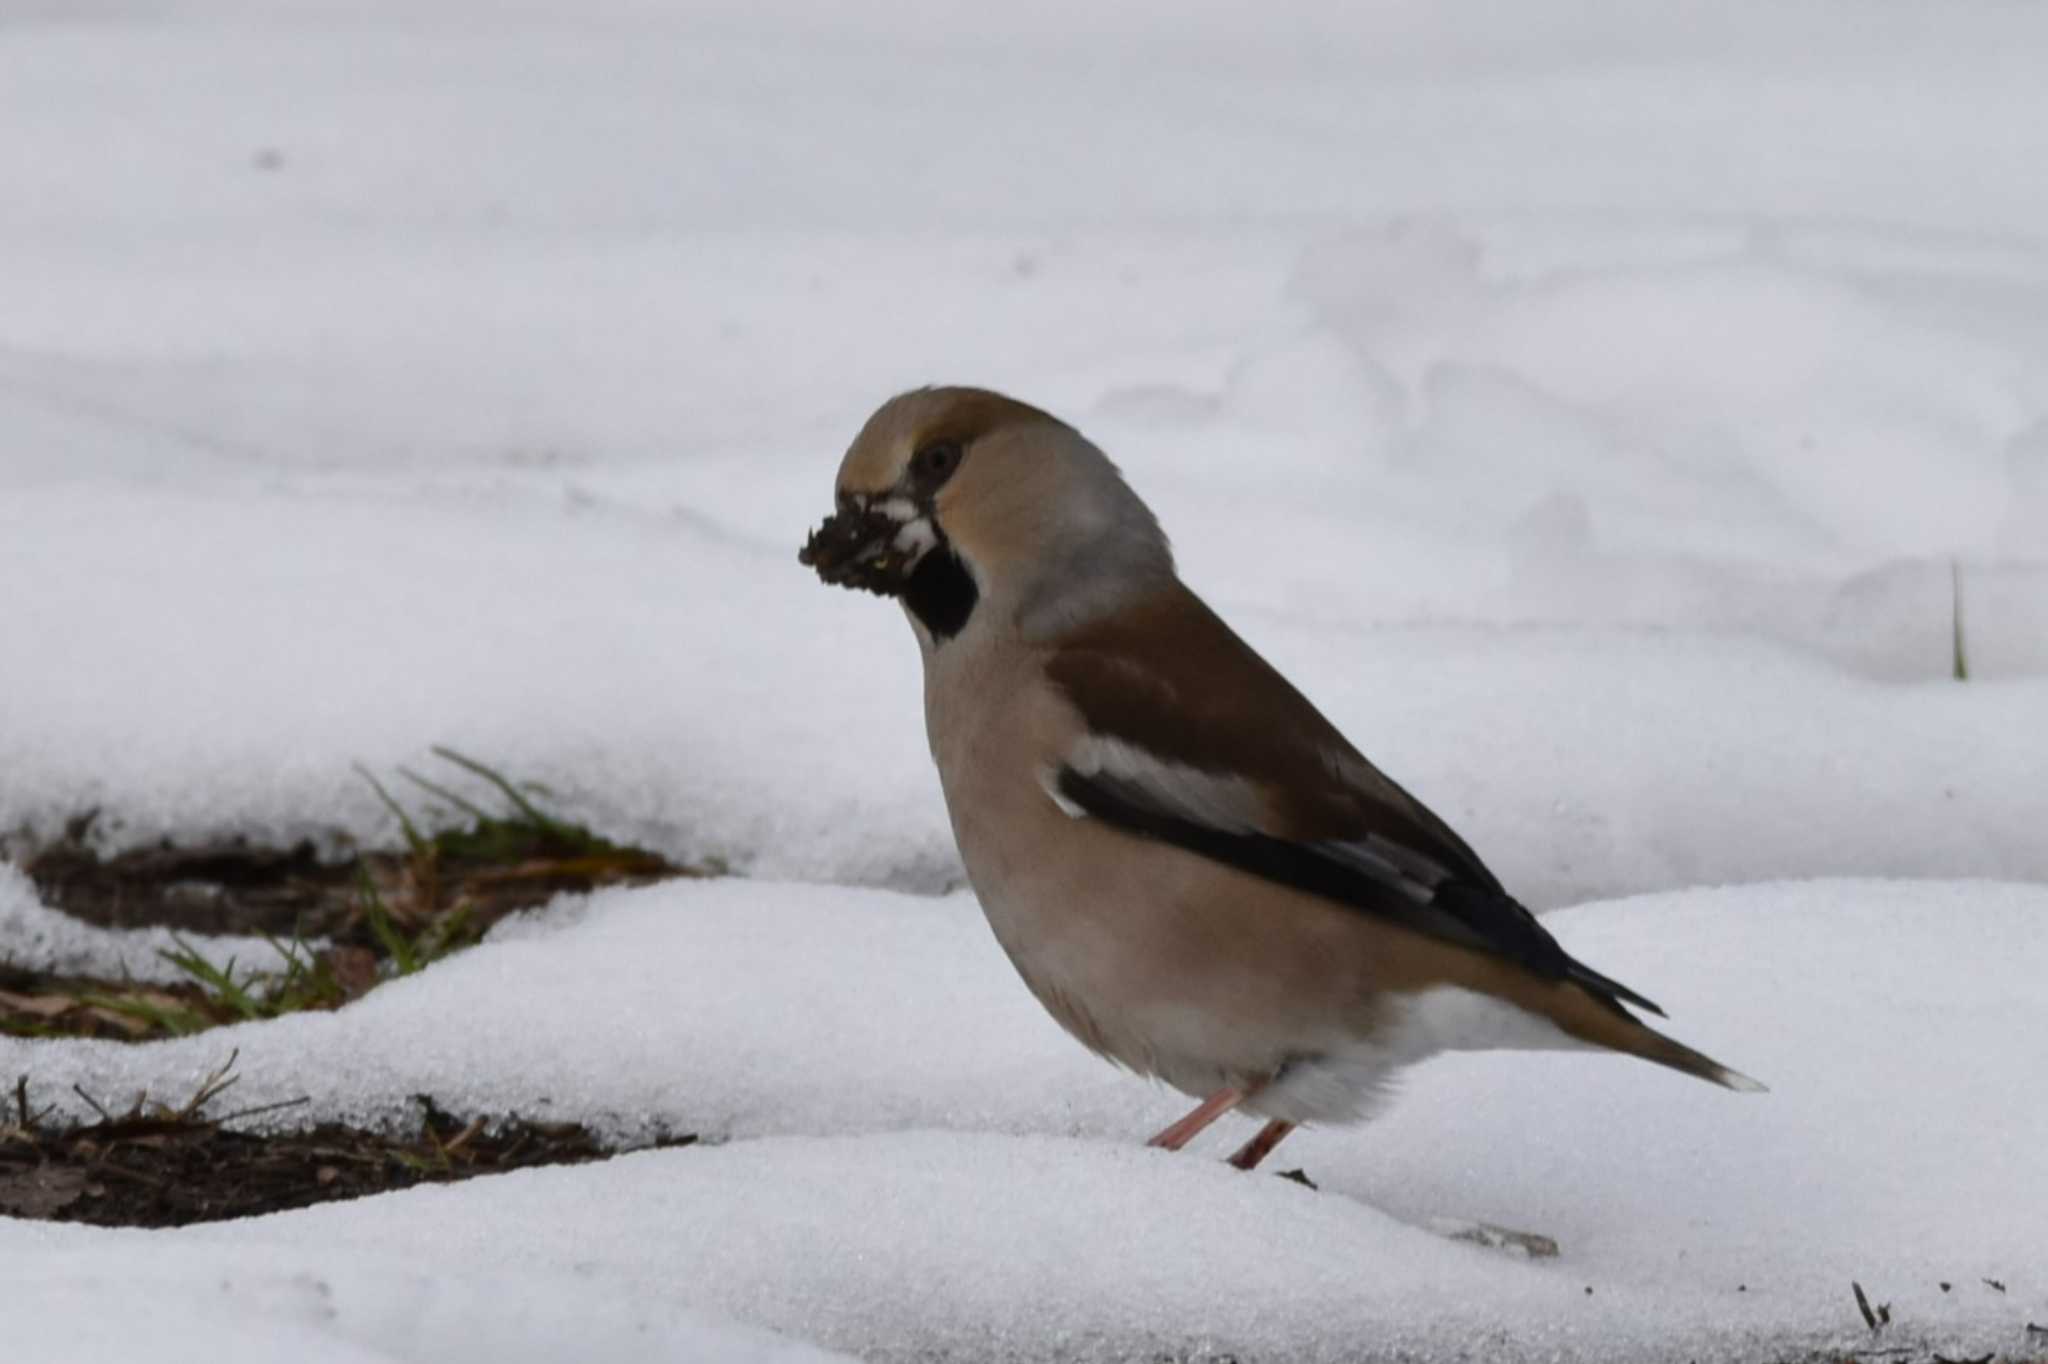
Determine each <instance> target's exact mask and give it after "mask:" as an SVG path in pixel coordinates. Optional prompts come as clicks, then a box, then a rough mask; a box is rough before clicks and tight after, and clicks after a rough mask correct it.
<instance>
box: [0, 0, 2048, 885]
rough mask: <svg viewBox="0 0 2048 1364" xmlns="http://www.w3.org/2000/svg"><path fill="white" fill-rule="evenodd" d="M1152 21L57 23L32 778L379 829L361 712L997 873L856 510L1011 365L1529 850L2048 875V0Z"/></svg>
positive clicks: (128, 834) (29, 625) (36, 91)
mask: <svg viewBox="0 0 2048 1364" xmlns="http://www.w3.org/2000/svg"><path fill="white" fill-rule="evenodd" d="M1103 8H1104V7H1100V6H1082V5H1079V4H1073V3H1063V4H1060V5H1057V6H1054V7H1053V8H1052V9H1050V10H1043V9H1042V8H1041V7H1032V8H1031V10H1030V11H1029V12H1023V11H1020V12H1017V13H1014V14H1003V15H997V14H993V13H990V14H984V15H982V16H981V17H980V18H978V19H977V20H975V21H974V22H967V21H965V20H964V19H962V18H961V17H959V16H957V15H954V14H953V13H952V12H951V11H950V10H948V9H946V8H944V7H939V6H934V5H921V6H916V7H913V8H910V9H902V8H899V7H893V6H892V7H890V8H889V10H888V11H887V13H886V15H885V14H883V13H881V12H877V13H875V14H872V15H867V14H864V13H863V12H860V11H854V10H848V11H844V12H841V11H838V10H835V11H833V12H831V13H828V14H818V13H814V12H812V9H811V7H808V6H796V5H793V4H771V5H760V6H754V5H750V6H745V7H741V6H736V5H714V6H711V7H708V8H706V7H702V6H694V7H690V8H689V9H688V11H687V12H678V11H673V10H670V9H669V8H667V7H664V6H656V5H648V4H637V5H636V4H619V3H611V4H604V5H576V6H568V5H553V6H551V5H549V4H543V3H522V4H520V5H517V6H513V7H506V6H491V7H488V8H478V7H475V6H470V5H464V4H461V3H456V2H455V0H439V2H438V3H436V4H434V5H431V6H428V5H418V4H408V5H402V6H401V5H395V4H371V3H355V4H341V3H326V4H311V5H295V6H290V7H277V6H248V5H234V4H227V3H214V2H212V0H187V2H186V3H181V4H177V5H173V6H151V5H141V4H136V5H121V4H108V5H104V6H97V7H95V8H94V9H93V10H91V11H90V12H89V16H90V17H89V21H85V20H76V19H74V21H70V22H66V21H64V20H63V19H62V17H61V15H62V14H63V13H66V12H62V11H50V12H42V11H37V12H34V13H31V14H29V15H27V16H25V17H22V18H19V19H17V20H16V22H14V23H13V24H12V25H11V26H10V27H8V28H7V29H6V30H5V31H6V33H7V41H6V43H5V44H0V171H4V172H5V174H6V175H7V178H8V182H9V183H10V184H11V185H13V186H15V187H16V192H15V193H13V194H11V195H10V196H8V201H7V203H6V204H4V205H0V294H4V296H5V297H6V299H7V301H8V306H7V309H6V311H5V315H4V317H0V578H4V580H5V581H7V582H9V583H16V584H26V585H29V586H28V588H27V589H26V590H19V591H14V592H10V593H7V594H5V596H4V598H0V639H4V640H5V641H6V647H4V648H0V829H11V828H15V827H19V826H21V825H23V824H27V825H29V826H30V827H32V828H35V829H39V830H42V831H44V832H48V831H50V830H52V829H54V828H56V827H58V824H59V822H60V821H61V820H63V819H64V818H66V817H68V816H69V815H71V814H74V813H76V812H77V811H79V810H82V809H85V808H89V807H98V808H100V809H101V810H102V818H101V820H100V823H99V825H98V828H99V829H100V830H102V831H103V832H104V833H105V836H106V837H107V839H108V840H109V843H110V845H119V844H131V843H139V842H145V841H148V840H151V839H154V838H156V837H159V836H163V835H176V836H181V837H194V836H200V835H209V834H215V833H222V832H248V833H254V834H258V835H263V836H297V835H300V834H315V835H327V834H331V833H333V832H335V831H337V830H339V831H342V832H345V833H348V834H352V835H354V836H356V837H358V838H381V839H384V840H387V841H388V840H391V839H392V838H393V837H394V836H395V831H394V830H393V828H392V827H391V825H390V821H389V817H388V815H387V814H386V813H385V811H384V810H383V809H382V807H381V806H380V805H379V804H378V803H377V802H376V801H375V800H374V798H373V797H372V796H371V794H370V792H369V791H368V789H367V788H366V787H365V786H364V785H363V784H362V783H361V782H360V781H359V780H358V779H357V778H356V777H355V775H354V774H353V772H352V771H351V763H352V762H355V761H363V762H366V763H368V764H370V765H371V766H373V767H375V768H376V769H378V770H379V771H382V772H385V773H388V772H389V771H390V770H391V769H392V768H393V767H394V766H395V765H397V764H399V763H401V762H411V763H417V762H419V761H420V760H421V759H422V757H423V755H424V751H425V749H426V748H427V746H428V745H430V744H433V743H436V742H446V743H450V744H453V745H455V746H456V747H458V748H462V749H464V750H465V751H470V752H473V753H475V754H476V755H477V756H479V757H482V758H484V759H485V760H487V761H490V762H492V763H494V764H496V765H499V766H501V767H503V768H505V769H506V770H509V771H511V772H513V773H515V774H517V775H520V776H523V777H529V778H535V779H540V780H543V781H545V782H547V783H549V784H550V785H551V786H553V787H555V788H557V789H559V790H561V791H563V792H564V793H565V795H567V796H570V797H572V798H573V800H574V802H575V805H576V808H577V809H578V811H579V812H583V813H587V814H588V815H589V817H591V818H592V819H594V820H595V821H596V822H597V823H598V824H599V825H601V826H602V827H603V828H605V829H607V830H609V831H611V832H614V833H617V834H621V835H626V836H630V837H633V838H636V839H638V840H640V841H643V842H646V843H650V844H653V845H656V846H658V847H660V848H662V849H664V850H666V851H669V852H671V853H674V854H677V855H681V856H704V855H711V856H717V857H720V858H722V859H723V860H724V861H726V862H727V863H728V864H730V865H732V866H734V867H737V868H739V869H742V870H745V871H749V872H753V873H757V874H761V875H771V876H795V877H801V878H807V879H822V880H834V881H847V880H851V881H857V882H861V883H866V884H884V885H894V886H899V887H909V888H918V889H927V890H929V889H937V888H941V887H944V886H947V885H950V884H957V882H958V877H959V871H958V864H957V861H956V860H955V858H954V856H953V854H952V851H951V848H950V846H949V842H948V839H947V835H946V830H945V827H944V821H943V818H942V816H941V814H940V811H939V808H938V802H937V800H936V799H935V792H936V785H935V783H934V782H933V780H932V777H931V774H930V772H929V770H928V764H927V763H926V761H925V759H924V756H923V752H922V745H921V742H920V739H919V730H920V721H919V717H918V707H917V696H918V692H917V686H916V682H915V673H916V662H915V658H914V650H913V648H912V645H911V642H910V639H909V636H908V631H907V630H905V629H904V628H903V627H902V626H901V625H900V624H898V623H896V622H895V620H894V619H893V618H892V617H893V613H892V612H891V611H890V610H888V609H887V608H885V607H882V606H879V605H877V604H876V603H873V602H856V601H855V600H853V599H851V598H847V597H844V596H842V595H840V594H833V593H827V592H824V591H821V590H820V589H819V588H818V586H817V584H816V582H815V581H814V580H813V579H811V578H810V576H809V575H807V574H806V573H804V572H803V571H802V570H801V569H800V568H799V567H798V566H797V565H796V564H795V562H794V550H795V547H796V545H797V544H798V543H799V542H800V540H801V539H802V536H803V534H804V532H805V530H806V529H807V528H808V527H809V526H810V525H812V524H814V523H815V522H816V521H817V519H818V518H819V517H820V516H821V515H822V514H823V513H824V512H825V511H826V510H827V509H828V508H829V505H830V503H829V489H830V478H831V474H832V470H833V467H834V465H835V463H836V458H837V455H838V452H839V451H840V450H841V449H842V448H843V446H844V444H845V442H846V441H847V440H848V439H849V438H850V437H851V435H852V433H853V431H854V430H855V429H856V428H857V427H858V425H859V423H860V421H861V420H862V418H863V417H864V416H865V415H866V413H867V412H868V410H869V409H870V408H871V407H872V406H873V405H874V404H875V403H876V402H878V401H879V400H880V399H881V398H882V397H883V396H885V395H887V394H888V393H891V392H893V391H895V390H898V389H900V388H903V387H907V386H910V385H912V384H916V383H922V382H927V381H931V380H933V379H952V380H967V381H977V382H983V383H989V384H993V385H996V386H1000V387H1003V388H1007V389H1009V390H1012V391H1014V392H1016V393H1018V394H1020V395H1022V396H1025V397H1027V398H1031V399H1034V400H1036V401H1039V402H1041V403H1044V404H1046V405H1049V406H1051V407H1053V408H1054V409H1056V410H1057V411H1059V412H1061V413H1063V414H1065V415H1067V416H1069V417H1071V418H1072V419H1074V420H1075V421H1077V422H1080V423H1081V424H1083V426H1084V427H1085V428H1086V429H1087V430H1089V431H1090V432H1091V433H1092V434H1094V435H1095V436H1097V437H1098V438H1099V439H1100V440H1101V441H1102V442H1103V443H1104V444H1105V446H1106V447H1107V448H1108V449H1110V450H1111V451H1112V453H1113V454H1114V455H1115V456H1116V457H1117V458H1119V459H1120V460H1121V461H1122V462H1123V463H1124V464H1125V465H1126V467H1127V468H1128V470H1129V472H1130V473H1131V475H1132V477H1133V478H1134V480H1135V481H1136V482H1137V484H1138V486H1139V487H1140V489H1141V490H1142V491H1143V492H1144V493H1145V494H1146V495H1147V496H1148V497H1150V498H1151V499H1152V500H1153V501H1154V502H1155V503H1156V504H1157V506H1158V509H1159V510H1160V512H1161V513H1162V515H1163V517H1164V519H1165V522H1166V525H1167V527H1168V528H1169V530H1170V531H1171V532H1172V533H1173V534H1174V535H1175V537H1176V539H1177V542H1178V545H1179V548H1180V553H1181V557H1182V559H1183V561H1184V564H1185V567H1186V569H1187V572H1188V574H1189V576H1190V578H1191V580H1192V581H1193V582H1194V583H1195V584H1196V586H1197V587H1198V588H1199V589H1201V590H1202V591H1204V592H1205V593H1207V594H1208V595H1210V596H1211V597H1212V598H1213V599H1214V600H1215V601H1216V603H1217V604H1218V605H1219V606H1220V607H1221V608H1222V609H1223V610H1224V611H1225V613H1226V614H1227V615H1228V616H1229V617H1230V618H1231V619H1232V620H1233V622H1234V623H1236V624H1237V625H1239V626H1240V627H1241V628H1242V629H1243V630H1244V631H1245V632H1246V633H1247V634H1248V635H1249V636H1250V637H1251V638H1252V639H1253V640H1254V641H1255V642H1256V643H1258V644H1259V645H1260V646H1261V647H1262V648H1265V649H1266V650H1268V651H1269V652H1270V653H1271V654H1272V655H1273V656H1274V657H1275V658H1276V660H1277V661H1279V662H1280V663H1282V664H1283V665H1284V666H1285V667H1286V668H1288V670H1289V671H1290V672H1291V673H1293V674H1294V675H1295V676H1296V677H1297V678H1298V679H1299V680H1300V681H1301V682H1302V683H1303V684H1304V685H1305V686H1306V687H1307V689H1308V690H1309V691H1310V693H1311V694H1312V695H1313V696H1314V697H1315V698H1316V699H1317V700H1318V702H1319V703H1321V704H1323V705H1324V706H1325V707H1326V708H1327V709H1329V710H1330V711H1331V712H1332V714H1333V715H1334V716H1335V717H1336V718H1337V719H1338V720H1339V722H1340V723H1341V724H1343V725H1344V726H1345V727H1346V728H1347V729H1348V730H1349V731H1350V732H1351V733H1352V735H1353V736H1354V738H1355V739H1356V740H1357V741H1358V742H1359V744H1360V745H1361V747H1363V748H1364V749H1365V750H1366V751H1367V752H1368V753H1369V754H1371V755H1373V756H1374V757H1375V758H1378V759H1380V760H1382V761H1383V762H1384V763H1385V765H1386V766H1388V767H1389V768H1390V769H1391V770H1393V771H1394V772H1395V774H1396V775H1397V776H1399V777H1400V778H1402V779H1403V780H1405V781H1407V782H1409V783H1410V784H1412V785H1413V786H1414V787H1415V788H1416V789H1417V790H1419V791H1420V792H1421V793H1422V794H1423V795H1424V796H1425V798H1427V799H1429V800H1431V801H1432V802H1433V803H1436V804H1439V805H1441V806H1444V807H1446V813H1447V814H1449V815H1451V816H1452V817H1453V818H1454V819H1455V820H1456V821H1457V822H1458V823H1459V824H1460V826H1461V827H1462V828H1464V829H1466V831H1467V832H1468V833H1469V834H1470V835H1471V836H1472V838H1473V840H1474V842H1475V843H1476V845H1477V846H1478V847H1479V848H1480V849H1481V850H1482V851H1483V852H1484V853H1486V855H1488V856H1489V858H1491V859H1492V860H1494V861H1496V862H1497V863H1498V864H1499V866H1500V869H1501V870H1502V872H1503V873H1504V874H1505V875H1507V876H1508V878H1509V879H1510V880H1511V881H1513V882H1514V884H1516V885H1517V886H1518V887H1519V888H1520V889H1521V890H1522V892H1523V893H1524V894H1525V896H1526V897H1527V898H1529V899H1530V900H1531V901H1532V902H1533V903H1536V904H1537V905H1539V906H1543V907H1547V906H1551V905H1556V904H1561V903H1569V902H1572V901H1576V900H1580V899H1584V898H1588V897H1592V896H1601V895H1612V894H1620V893H1627V892H1632V891H1639V890H1650V889H1660V888H1667V887H1671V886H1676V885H1684V884H1689V883H1692V882H1695V881H1699V880H1709V881H1728V880H1740V879H1756V878H1774V877H1787V876H1800V875H1820V874H1867V873H1881V874H1888V875H1891V874H1896V875H1922V876H2007V877H2024V878H2030V879H2041V878H2044V877H2048V841H2044V840H2042V839H2040V838H2038V837H2036V836H2035V832H2034V831H2035V830H2037V829H2039V828H2040V827H2041V826H2042V825H2043V823H2044V821H2048V789H2044V786H2043V784H2042V783H2040V782H2037V781H2031V780H2018V779H2016V777H2015V774H2026V773H2030V772H2034V771H2038V770H2040V768H2041V766H2042V763H2043V758H2044V745H2048V737H2044V736H2048V726H2044V725H2042V724H2040V723H2037V722H2036V719H2037V717H2039V716H2041V715H2042V714H2048V548H2044V547H2048V321H2044V319H2048V306H2044V305H2048V238H2044V237H2043V236H2042V235H2041V229H2042V228H2043V225H2044V222H2048V189H2044V188H2043V182H2042V180H2041V178H2040V177H2039V176H2038V175H2037V174H2035V171H2034V168H2035V167H2037V166H2038V165H2040V164H2042V162H2043V158H2044V156H2048V117H2043V116H2042V115H2043V112H2044V109H2043V106H2044V105H2048V94H2044V93H2043V89H2044V85H2043V83H2042V82H2041V81H2040V80H2039V79H2038V71H2037V70H2036V64H2035V63H2034V62H2032V61H2031V60H2028V59H2027V56H2026V54H2028V53H2031V52H2038V51H2041V50H2044V44H2048V14H2043V13H2040V12H2037V11H2035V10H2032V9H2028V8H2022V7H2011V6H2004V5H1995V4H1981V5H1966V6H1948V7H1943V9H1942V11H1941V13H1940V14H1939V15H1938V16H1935V15H1931V14H1918V13H1915V12H1913V11H1911V10H1909V9H1906V8H1904V7H1886V8H1883V9H1879V10H1872V9H1870V8H1869V7H1867V6H1860V5H1834V4H1804V5H1790V6H1771V7H1768V8H1765V7H1729V6H1719V5H1699V4H1683V5H1660V6H1657V7H1654V8H1653V9H1651V10H1648V11H1645V10H1643V9H1642V8H1640V7H1633V6H1627V5H1610V4H1588V3H1544V4H1533V3H1531V4H1514V5H1505V4H1494V5H1484V6H1476V7H1475V6H1460V7H1458V8H1457V9H1455V10H1448V11H1440V10H1439V9H1438V8H1437V7H1435V6H1430V5H1423V4H1382V5H1379V6H1375V7H1372V8H1371V9H1368V10H1364V11H1363V12H1360V13H1357V14H1349V13H1345V14H1341V15H1340V14H1339V13H1337V12H1335V11H1332V12H1328V13H1325V12H1322V11H1320V10H1316V9H1312V8H1307V7H1301V8H1289V7H1282V8H1281V9H1279V10H1277V11H1276V10H1274V8H1273V7H1271V6H1261V7H1257V8H1256V9H1255V10H1253V9H1247V10H1245V11H1243V12H1238V11H1235V10H1233V9H1231V8H1230V7H1225V6H1207V7H1197V10H1196V11H1195V12H1194V13H1190V12H1188V11H1187V10H1186V9H1185V8H1184V7H1181V6H1175V7H1171V9H1164V8H1162V9H1158V10H1153V11H1150V12H1149V17H1145V15H1146V14H1147V11H1144V10H1139V11H1136V12H1135V14H1136V16H1137V17H1133V15H1132V14H1126V13H1124V7H1117V13H1116V14H1104V13H1098V10H1101V9H1103ZM486 15H488V16H489V22H488V23H482V22H480V19H481V18H482V17H483V16H486ZM1823 34H1825V35H1826V41H1825V42H1817V41H1816V39H1817V38H1818V37H1819V35H1823ZM913 72H914V73H915V74H914V77H913V75H912V73H913ZM133 73H146V75H145V76H143V77H141V78H131V75H132V74H133ZM88 92H89V93H88ZM1952 568H1953V569H1954V570H1955V571H1958V572H1959V573H1960V575H1961V579H1962V585H1963V595H1964V613H1965V620H1966V639H1967V643H1968V649H1969V658H1970V663H1971V666H1972V668H1973V671H1974V675H1975V677H1976V678H1977V679H1979V682H1980V683H1982V684H1983V685H1972V686H1971V687H1968V688H1960V689H1959V688H1955V687H1953V686H1952V685H1950V684H1949V683H1948V682H1947V680H1946V679H1947V675H1948V672H1949V668H1950V636H1951V626H1952V610H1951V571H1952ZM771 623H772V624H771ZM1473 660H1483V662H1482V663H1481V664H1480V665H1479V666H1472V665H1471V664H1472V661H1473ZM1616 714H1618V715H1620V716H1622V717H1624V723H1621V724H1616V725H1609V724H1607V723H1605V717H1607V716H1609V715H1616ZM1475 734H1483V735H1484V736H1485V737H1484V741H1483V742H1474V737H1475ZM796 754H800V755H802V756H801V760H799V761H791V760H790V757H789V755H796ZM1503 755H1508V757H1509V760H1510V761H1512V760H1514V759H1515V758H1518V757H1519V756H1521V755H1529V756H1530V758H1531V759H1532V761H1531V762H1530V763H1529V764H1527V767H1528V769H1529V770H1528V772H1527V773H1522V772H1516V773H1504V772H1503V771H1502V761H1503ZM1539 762H1540V767H1539V766H1538V763H1539ZM1539 772H1540V773H1541V774H1543V775H1541V776H1539V775H1537V774H1538V773H1539ZM1553 772H1555V773H1558V774H1559V776H1557V777H1553V776H1551V775H1548V774H1550V773H1553ZM1510 777H1512V778H1513V779H1509V778H1510ZM1773 805H1777V806H1781V807H1783V808H1788V809H1793V810H1797V811H1799V812H1800V817H1799V818H1787V819H1780V820H1772V821H1758V820H1756V819H1754V818H1752V817H1751V816H1750V814H1749V812H1750V811H1753V810H1758V809H1762V808H1769V807H1771V806H1773ZM1821 807H1825V809H1824V810H1823V809H1821ZM1816 814H1817V816H1818V818H1819V819H1820V820H1821V821H1822V823H1823V825H1824V827H1821V828H1815V827H1812V819H1811V818H1810V816H1814V815H1816ZM1760 824H1761V827H1759V826H1760Z"/></svg>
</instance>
